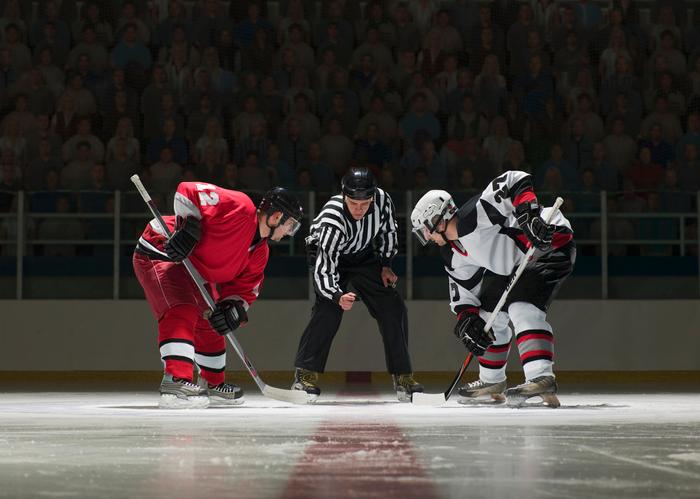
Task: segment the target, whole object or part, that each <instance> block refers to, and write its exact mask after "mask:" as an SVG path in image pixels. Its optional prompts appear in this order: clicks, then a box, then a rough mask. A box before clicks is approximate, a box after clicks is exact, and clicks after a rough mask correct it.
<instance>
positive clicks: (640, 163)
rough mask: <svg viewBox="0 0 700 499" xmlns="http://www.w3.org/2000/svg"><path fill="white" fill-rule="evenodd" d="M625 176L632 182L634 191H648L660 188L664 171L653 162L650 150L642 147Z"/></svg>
mask: <svg viewBox="0 0 700 499" xmlns="http://www.w3.org/2000/svg"><path fill="white" fill-rule="evenodd" d="M626 175H627V177H628V178H629V179H630V180H631V181H632V186H633V188H634V189H639V190H650V189H658V188H659V187H660V186H661V179H662V178H663V175H664V171H663V168H661V166H660V165H659V164H657V163H654V162H653V160H652V156H651V149H649V148H648V147H644V146H642V147H641V148H640V149H639V155H638V157H637V161H636V162H635V163H634V164H633V165H632V167H631V168H630V169H629V170H628V171H627V173H626Z"/></svg>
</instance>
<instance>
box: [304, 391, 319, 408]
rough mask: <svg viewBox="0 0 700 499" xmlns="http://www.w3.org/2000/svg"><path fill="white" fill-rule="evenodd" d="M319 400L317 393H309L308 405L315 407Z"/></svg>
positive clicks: (307, 397) (307, 396)
mask: <svg viewBox="0 0 700 499" xmlns="http://www.w3.org/2000/svg"><path fill="white" fill-rule="evenodd" d="M317 400H318V395H316V394H315V393H307V394H306V403H307V404H309V405H313V404H315V403H316V401H317Z"/></svg>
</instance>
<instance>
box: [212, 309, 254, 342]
mask: <svg viewBox="0 0 700 499" xmlns="http://www.w3.org/2000/svg"><path fill="white" fill-rule="evenodd" d="M208 319H209V324H211V327H212V328H213V329H214V331H216V332H217V333H219V334H220V335H222V336H224V335H226V334H228V333H230V332H232V331H235V330H236V329H238V328H239V327H241V326H243V325H244V324H246V323H247V322H248V313H247V312H246V309H245V305H244V304H243V302H242V301H240V300H221V301H220V302H219V303H217V304H216V307H215V308H214V310H213V311H212V312H211V314H210V315H209V317H208Z"/></svg>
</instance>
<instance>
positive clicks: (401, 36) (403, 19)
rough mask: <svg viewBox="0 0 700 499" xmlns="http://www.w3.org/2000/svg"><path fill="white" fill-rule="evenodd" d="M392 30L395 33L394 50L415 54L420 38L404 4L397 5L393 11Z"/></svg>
mask: <svg viewBox="0 0 700 499" xmlns="http://www.w3.org/2000/svg"><path fill="white" fill-rule="evenodd" d="M394 30H395V31H396V48H397V49H398V50H399V52H401V53H406V52H412V53H416V52H417V51H418V49H419V48H420V41H421V36H420V32H419V31H418V26H416V23H414V22H413V19H411V13H410V12H409V10H408V6H407V4H405V3H399V4H398V5H397V6H396V8H395V10H394Z"/></svg>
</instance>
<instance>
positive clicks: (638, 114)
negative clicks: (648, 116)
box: [607, 93, 642, 138]
mask: <svg viewBox="0 0 700 499" xmlns="http://www.w3.org/2000/svg"><path fill="white" fill-rule="evenodd" d="M618 119H619V120H622V121H623V123H624V124H625V132H626V133H627V134H628V135H629V136H630V137H632V138H636V137H638V136H639V125H640V123H641V121H642V107H641V104H640V105H639V106H638V107H633V106H631V105H630V102H629V99H628V97H627V95H625V94H623V93H618V94H617V95H616V96H615V102H614V104H613V108H612V110H611V112H610V113H609V114H608V117H607V123H608V128H609V129H612V123H613V122H614V121H615V120H618Z"/></svg>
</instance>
